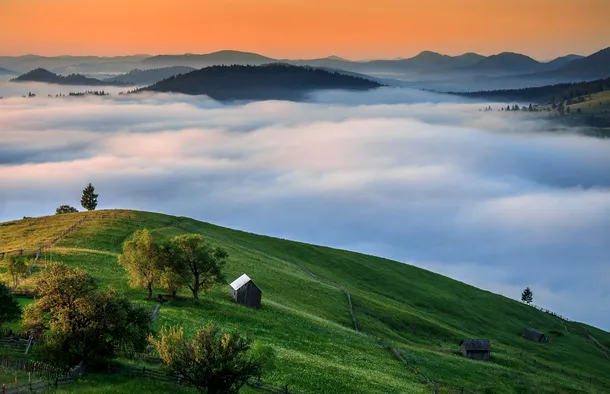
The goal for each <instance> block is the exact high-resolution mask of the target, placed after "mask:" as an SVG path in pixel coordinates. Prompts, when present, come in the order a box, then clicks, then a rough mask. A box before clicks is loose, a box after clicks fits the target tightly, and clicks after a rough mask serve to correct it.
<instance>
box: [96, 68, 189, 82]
mask: <svg viewBox="0 0 610 394" xmlns="http://www.w3.org/2000/svg"><path fill="white" fill-rule="evenodd" d="M194 70H195V69H194V68H193V67H186V66H173V67H164V68H154V69H150V70H140V69H135V70H131V71H130V72H128V73H126V74H121V75H117V76H114V77H112V78H106V79H104V80H103V81H104V82H108V83H125V84H130V85H152V84H153V83H156V82H159V81H162V80H164V79H166V78H169V77H173V76H174V75H178V74H186V73H189V72H191V71H194Z"/></svg>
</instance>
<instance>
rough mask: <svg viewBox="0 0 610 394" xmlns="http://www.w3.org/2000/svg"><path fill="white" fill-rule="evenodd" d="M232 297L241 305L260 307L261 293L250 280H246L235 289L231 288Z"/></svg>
mask: <svg viewBox="0 0 610 394" xmlns="http://www.w3.org/2000/svg"><path fill="white" fill-rule="evenodd" d="M232 293H233V299H234V300H235V302H237V303H238V304H241V305H245V306H249V307H250V308H260V307H261V296H262V293H261V291H260V289H259V288H258V287H256V285H254V283H252V282H248V283H246V284H245V285H243V286H242V287H240V288H239V289H238V290H237V291H235V290H233V291H232Z"/></svg>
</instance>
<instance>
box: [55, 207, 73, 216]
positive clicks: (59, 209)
mask: <svg viewBox="0 0 610 394" xmlns="http://www.w3.org/2000/svg"><path fill="white" fill-rule="evenodd" d="M75 212H78V209H76V208H74V207H71V206H69V205H60V206H59V207H57V209H56V210H55V214H56V215H61V214H62V213H75Z"/></svg>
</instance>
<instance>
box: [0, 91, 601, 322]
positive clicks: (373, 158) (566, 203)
mask: <svg viewBox="0 0 610 394" xmlns="http://www.w3.org/2000/svg"><path fill="white" fill-rule="evenodd" d="M3 86H7V85H0V96H2V95H4V96H5V97H6V96H7V95H8V94H6V92H4V91H3ZM32 89H34V88H32ZM486 105H487V104H473V103H461V102H458V101H456V98H455V97H445V96H438V95H434V94H432V93H421V92H416V91H411V90H407V89H402V90H397V89H385V90H379V91H375V92H373V93H368V94H347V93H340V92H330V93H318V94H315V95H312V102H309V103H291V102H277V101H269V102H258V103H250V104H245V105H222V104H219V103H217V102H215V101H212V100H209V99H206V98H201V97H186V96H176V95H148V96H138V97H134V96H129V97H125V96H120V97H119V96H116V95H113V96H109V97H105V98H100V97H87V98H76V99H56V98H52V99H51V98H46V97H37V98H33V99H23V98H21V97H18V98H5V99H3V100H2V101H0V120H1V121H0V185H1V186H2V187H0V221H4V220H9V219H15V218H21V217H22V216H38V215H47V214H52V213H53V212H54V210H55V208H56V207H57V206H58V205H60V204H71V205H74V206H77V207H79V201H80V191H81V190H82V187H83V186H84V185H85V184H86V183H88V182H93V183H94V185H95V186H96V188H97V189H98V191H99V194H100V206H99V208H131V209H141V210H149V211H158V212H165V213H170V214H175V215H183V216H188V217H192V218H196V219H200V220H205V221H210V222H213V223H217V224H220V225H225V226H229V227H233V228H239V229H244V230H247V231H252V232H257V233H263V234H269V235H274V236H279V237H284V238H290V239H296V240H301V241H305V242H311V243H317V244H324V245H330V246H334V247H339V248H345V249H351V250H357V251H361V252H365V253H371V254H376V255H381V256H386V257H389V258H393V259H397V260H399V261H403V262H406V263H409V264H415V265H418V266H420V267H424V268H427V269H431V270H433V271H436V272H439V273H443V274H446V275H448V276H451V277H453V278H456V279H458V280H462V281H465V282H467V283H471V284H473V285H476V286H479V287H482V288H485V289H490V290H492V291H495V292H498V293H502V294H504V295H507V296H509V297H511V298H518V297H519V295H520V292H521V290H522V289H523V288H524V287H525V286H531V287H532V289H533V290H534V294H535V301H536V303H537V304H539V305H541V306H543V307H547V308H549V309H552V310H555V311H557V312H558V313H562V314H565V315H567V316H569V317H571V318H573V319H577V320H583V321H586V322H590V323H593V324H597V325H599V326H602V327H605V328H606V329H608V328H610V317H609V316H610V313H609V312H610V306H609V305H610V293H609V290H608V286H607V283H608V279H609V277H610V268H609V266H608V264H607V262H608V260H609V259H610V245H609V243H608V234H610V220H608V217H609V214H610V172H609V171H608V169H609V168H610V141H604V140H598V139H591V138H586V137H581V136H579V135H577V134H572V133H569V132H565V133H558V132H555V133H549V132H546V131H545V130H547V129H548V128H549V125H548V124H547V123H545V122H544V121H541V120H537V119H536V118H533V117H529V116H527V115H521V114H517V113H501V112H495V111H494V112H484V111H483V112H482V111H479V109H480V108H483V107H484V106H486ZM491 105H492V107H498V105H495V104H493V103H491ZM79 208H80V207H79ZM0 249H1V246H0Z"/></svg>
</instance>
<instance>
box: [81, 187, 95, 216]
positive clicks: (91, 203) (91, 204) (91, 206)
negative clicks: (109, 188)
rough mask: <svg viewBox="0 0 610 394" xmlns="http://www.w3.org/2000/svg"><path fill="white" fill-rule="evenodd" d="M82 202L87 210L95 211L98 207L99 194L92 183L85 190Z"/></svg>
mask: <svg viewBox="0 0 610 394" xmlns="http://www.w3.org/2000/svg"><path fill="white" fill-rule="evenodd" d="M80 203H81V205H82V206H83V208H85V209H86V210H87V211H95V208H96V207H97V194H95V188H94V187H93V185H92V184H89V185H87V187H85V189H84V190H83V196H82V198H81V200H80Z"/></svg>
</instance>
